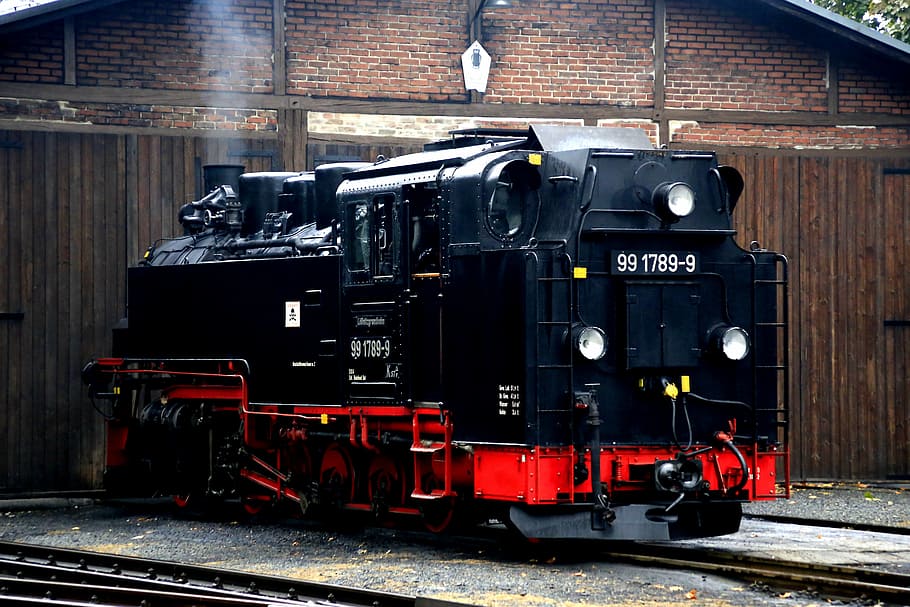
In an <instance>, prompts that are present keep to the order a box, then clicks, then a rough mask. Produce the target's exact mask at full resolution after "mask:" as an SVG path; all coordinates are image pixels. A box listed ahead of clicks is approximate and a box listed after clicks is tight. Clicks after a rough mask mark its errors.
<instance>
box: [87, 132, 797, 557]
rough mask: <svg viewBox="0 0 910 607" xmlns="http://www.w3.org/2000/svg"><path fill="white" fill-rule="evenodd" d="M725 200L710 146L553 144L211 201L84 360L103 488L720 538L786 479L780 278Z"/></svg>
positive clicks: (431, 160) (733, 182) (643, 535)
mask: <svg viewBox="0 0 910 607" xmlns="http://www.w3.org/2000/svg"><path fill="white" fill-rule="evenodd" d="M235 189H236V190H237V191H235ZM742 189H743V180H742V178H741V176H740V175H739V173H738V172H736V170H734V169H732V168H729V167H725V166H718V164H717V161H716V157H715V155H714V154H713V153H710V152H701V151H695V152H684V151H674V150H657V149H653V148H652V146H651V145H650V143H649V140H648V138H647V137H646V135H645V134H644V133H643V132H642V131H638V130H634V129H598V128H588V127H553V126H534V127H531V128H530V129H529V131H528V132H527V133H526V134H522V135H516V134H514V133H512V134H503V133H478V132H472V133H470V134H458V135H456V136H453V138H452V139H451V140H448V141H444V142H440V143H437V144H431V145H428V146H427V149H426V150H425V151H424V152H422V153H417V154H410V155H406V156H402V157H398V158H394V159H389V160H386V159H380V160H379V161H377V162H376V163H348V164H329V165H323V166H320V167H318V168H317V169H316V170H315V171H314V172H306V173H250V174H243V175H240V177H239V182H238V183H237V184H234V185H233V186H232V185H227V184H225V185H222V184H220V183H219V184H217V187H213V188H212V191H211V192H210V193H209V194H208V195H206V196H205V197H204V198H202V199H201V200H198V201H194V202H191V203H188V204H186V205H184V207H183V208H182V209H181V210H180V215H179V217H180V221H181V223H182V224H183V226H184V228H185V231H186V234H185V235H184V236H182V237H179V238H175V239H172V240H165V241H161V242H158V243H156V244H155V245H153V246H152V247H150V248H149V250H148V252H147V253H146V255H145V259H144V260H142V262H141V263H140V264H139V265H138V266H136V267H133V268H130V269H129V274H128V279H129V280H128V285H129V287H128V291H129V292H128V303H129V307H128V319H125V320H124V321H122V322H121V323H120V325H119V326H118V327H117V328H115V331H114V352H113V355H114V357H111V358H100V359H96V360H93V361H92V362H90V363H89V364H88V365H86V368H85V369H84V372H83V375H84V379H85V381H86V383H87V384H88V386H89V391H90V394H91V395H92V397H93V398H94V399H99V398H106V399H109V400H110V401H111V415H110V417H109V419H108V423H107V443H108V444H107V470H106V482H107V485H108V486H109V487H110V488H112V489H117V490H120V491H137V490H138V491H142V492H145V493H146V494H149V493H158V494H161V493H165V494H172V495H175V496H178V503H181V504H185V503H187V501H189V500H193V499H198V498H209V499H212V498H231V497H233V498H237V497H239V498H240V500H241V501H242V503H243V504H244V505H245V506H246V507H247V508H248V509H249V510H252V511H255V510H257V509H258V508H261V507H264V506H266V505H270V504H274V503H277V502H288V503H291V504H296V506H297V508H298V510H299V511H300V512H303V513H313V512H322V513H325V512H336V513H337V512H358V511H359V512H364V513H369V514H371V515H372V516H375V517H377V518H381V519H386V518H395V517H402V516H408V515H416V516H420V517H422V519H423V521H424V523H425V524H426V526H427V527H429V528H431V529H434V530H441V529H444V528H446V526H447V525H448V524H449V523H450V521H451V520H452V517H453V514H455V513H462V514H465V515H467V516H468V517H474V518H476V519H477V520H490V519H495V520H499V521H502V522H504V523H505V524H507V525H509V526H511V527H512V528H514V529H516V530H517V531H518V532H520V533H521V534H523V535H524V536H526V537H528V538H532V539H594V540H629V539H648V540H655V539H657V540H659V539H678V538H688V537H699V536H706V535H717V534H723V533H730V532H734V531H736V530H737V529H738V527H739V522H740V519H741V515H742V503H743V502H747V501H750V500H759V499H771V498H774V497H775V495H776V485H777V484H778V483H782V484H783V485H784V488H785V491H786V490H788V481H789V478H788V472H787V470H788V451H787V441H786V432H787V407H786V402H785V399H784V393H785V386H786V382H787V376H786V374H787V364H786V342H787V325H786V301H787V293H786V259H785V258H784V257H783V256H782V255H780V254H777V253H774V252H770V251H766V250H763V249H760V248H759V247H757V246H753V247H752V250H743V249H742V248H740V247H739V246H738V245H737V244H736V243H735V242H734V240H733V237H734V234H735V233H734V231H733V229H732V227H731V214H732V212H733V209H734V206H735V204H736V201H737V198H738V197H739V195H740V193H741V191H742Z"/></svg>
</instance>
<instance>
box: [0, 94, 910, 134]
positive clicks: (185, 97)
mask: <svg viewBox="0 0 910 607" xmlns="http://www.w3.org/2000/svg"><path fill="white" fill-rule="evenodd" d="M3 88H4V96H6V97H11V98H15V99H43V100H48V101H68V102H70V103H79V102H92V103H111V104H164V105H175V106H186V107H229V108H256V109H267V110H268V109H273V110H280V109H294V110H304V111H319V112H338V113H354V114H375V115H380V116H381V115H389V116H401V115H404V116H484V117H490V118H516V117H517V118H543V119H547V118H550V119H554V120H555V119H566V118H577V119H582V120H584V119H589V118H590V119H592V120H598V119H599V120H615V119H630V120H651V121H658V120H667V121H670V120H685V121H695V122H703V123H737V124H759V125H782V126H837V125H852V126H879V127H889V126H890V127H910V115H900V114H876V113H862V112H846V113H836V114H828V113H827V112H824V113H818V112H815V113H813V112H750V111H734V110H686V109H664V111H663V112H661V113H660V114H659V115H658V114H657V113H656V112H655V111H654V110H652V109H651V108H628V107H620V106H613V105H599V106H592V105H581V104H519V103H485V104H470V103H434V102H430V101H427V102H414V101H389V100H383V99H345V98H340V97H304V96H296V95H284V96H279V95H262V94H244V93H234V94H225V95H223V96H219V102H218V103H212V98H211V96H210V95H209V94H208V93H196V92H191V91H160V90H144V89H135V88H133V89H127V88H117V87H84V86H63V85H49V84H20V83H6V84H4V87H3ZM20 122H21V121H20ZM39 123H40V121H34V122H28V123H27V124H29V125H32V126H33V127H34V128H36V129H40V128H41V127H40V126H39ZM52 124H53V126H54V128H55V129H60V128H61V127H62V126H64V125H61V123H59V122H54V123H52ZM73 124H75V123H73ZM95 128H99V129H100V128H101V127H100V125H99V126H96V127H95ZM135 128H136V129H138V130H140V131H142V132H152V129H146V128H144V127H135ZM17 130H21V129H17ZM111 132H113V131H111ZM117 132H125V131H117ZM130 132H135V131H130ZM227 134H229V135H234V136H237V135H236V134H237V132H236V131H230V132H229V133H227ZM263 136H268V135H263ZM271 136H272V137H274V136H275V135H274V133H272V134H271Z"/></svg>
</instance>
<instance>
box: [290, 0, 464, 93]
mask: <svg viewBox="0 0 910 607" xmlns="http://www.w3.org/2000/svg"><path fill="white" fill-rule="evenodd" d="M466 20H467V18H466V11H465V2H463V1H460V2H459V1H454V0H448V1H446V0H415V1H413V2H403V1H401V0H379V1H378V2H355V1H354V0H319V1H317V2H301V1H299V0H298V1H294V0H289V2H288V16H287V34H286V35H287V44H288V83H289V84H288V89H289V90H288V92H289V93H291V94H301V95H314V96H326V95H331V96H343V97H355V98H384V99H408V100H413V101H426V100H431V101H464V100H465V99H466V97H467V94H466V92H465V90H464V82H463V79H462V75H461V62H460V56H461V53H462V52H464V50H465V48H467V42H466V41H467V30H466V26H465V22H466Z"/></svg>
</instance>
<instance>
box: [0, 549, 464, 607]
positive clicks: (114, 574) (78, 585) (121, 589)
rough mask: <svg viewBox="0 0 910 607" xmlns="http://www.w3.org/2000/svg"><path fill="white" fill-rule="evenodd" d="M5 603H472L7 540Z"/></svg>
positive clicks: (420, 606)
mask: <svg viewBox="0 0 910 607" xmlns="http://www.w3.org/2000/svg"><path fill="white" fill-rule="evenodd" d="M0 588H2V592H0V605H28V604H38V603H40V604H42V605H76V604H79V605H88V604H92V605H100V606H102V607H103V606H104V605H120V606H122V605H137V606H139V605H164V606H170V605H174V606H177V605H181V606H182V605H196V606H198V607H210V606H212V607H214V606H219V607H220V606H232V607H267V606H272V605H274V606H283V605H288V606H290V605H326V604H331V605H333V606H335V607H365V606H370V607H458V606H459V605H460V606H461V607H464V604H463V603H453V602H451V601H445V600H438V599H433V598H427V597H415V596H407V595H402V594H395V593H390V592H380V591H371V590H362V589H357V588H350V587H345V586H335V585H331V584H324V583H317V582H308V581H305V580H297V579H290V578H282V577H276V576H266V575H258V574H251V573H245V572H238V571H232V570H227V569H218V568H213V567H203V566H199V565H188V564H182V563H172V562H167V561H160V560H152V559H144V558H138V557H128V556H121V555H109V554H100V553H96V552H86V551H83V550H73V549H69V548H54V547H48V546H35V545H30V544H19V543H14V542H0Z"/></svg>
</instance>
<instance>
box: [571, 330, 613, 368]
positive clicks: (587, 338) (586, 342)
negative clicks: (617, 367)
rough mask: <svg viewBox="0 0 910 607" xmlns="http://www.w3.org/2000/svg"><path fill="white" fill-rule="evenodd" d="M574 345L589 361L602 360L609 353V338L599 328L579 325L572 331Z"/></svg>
mask: <svg viewBox="0 0 910 607" xmlns="http://www.w3.org/2000/svg"><path fill="white" fill-rule="evenodd" d="M572 345H573V346H574V347H575V350H576V351H577V352H578V353H579V354H580V355H581V356H582V357H583V358H586V359H587V360H600V359H601V358H603V357H604V354H606V353H607V336H606V335H605V334H604V332H603V330H602V329H599V328H598V327H587V326H584V325H578V326H576V327H574V328H573V329H572Z"/></svg>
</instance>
